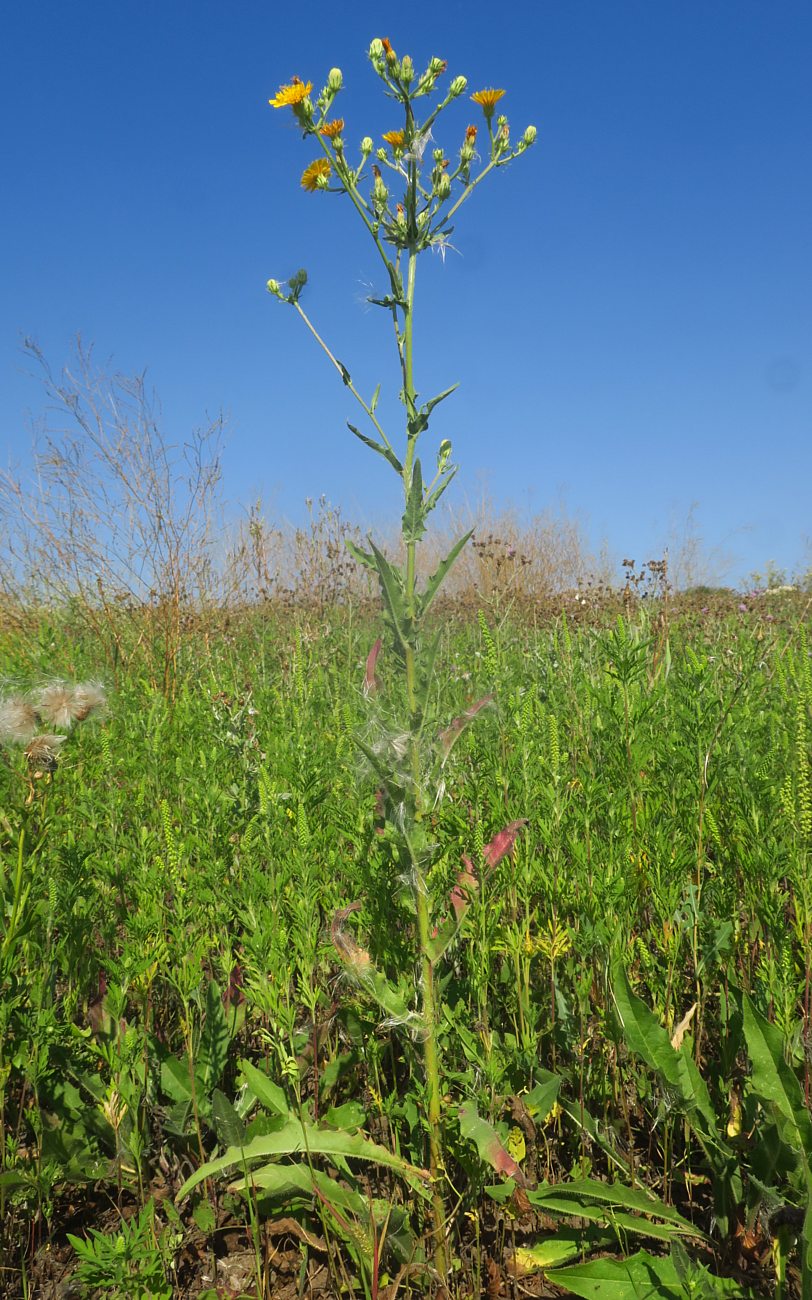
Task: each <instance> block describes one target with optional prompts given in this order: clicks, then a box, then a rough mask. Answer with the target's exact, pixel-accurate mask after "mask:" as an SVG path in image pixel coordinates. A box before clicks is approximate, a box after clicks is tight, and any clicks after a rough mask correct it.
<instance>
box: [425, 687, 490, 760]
mask: <svg viewBox="0 0 812 1300" xmlns="http://www.w3.org/2000/svg"><path fill="white" fill-rule="evenodd" d="M489 704H493V696H492V695H483V697H482V699H481V700H477V702H476V704H471V705H470V706H469V707H468V708H467V709H466V710H465V712H464V713H461V714H460V715H459V717H458V718H454V721H453V722H449V724H448V726H447V727H446V728H445V730H443V731H441V732H440V735H439V737H438V739H439V741H440V744H441V746H442V750H443V758H448V755H449V754H450V753H451V750H452V749H453V747H454V744H455V743H456V741H457V739H458V738H459V736H461V735H462V733H463V731H464V730H465V728H466V727H467V726H468V724H469V722H472V721H473V719H474V718H475V717H476V715H477V714H478V713H479V712H480V711H481V710H482V709H484V708H487V706H488V705H489Z"/></svg>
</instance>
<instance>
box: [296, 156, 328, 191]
mask: <svg viewBox="0 0 812 1300" xmlns="http://www.w3.org/2000/svg"><path fill="white" fill-rule="evenodd" d="M332 170H333V169H332V167H331V166H330V160H329V158H317V159H316V160H315V162H312V163H311V164H310V166H309V167H305V169H304V171H303V172H302V189H303V190H309V191H310V193H311V194H314V193H315V192H316V190H317V189H318V188H319V181H320V180H321V178H322V176H323V177H324V179H325V180H326V179H327V177H328V176H329V175H330V173H331V171H332Z"/></svg>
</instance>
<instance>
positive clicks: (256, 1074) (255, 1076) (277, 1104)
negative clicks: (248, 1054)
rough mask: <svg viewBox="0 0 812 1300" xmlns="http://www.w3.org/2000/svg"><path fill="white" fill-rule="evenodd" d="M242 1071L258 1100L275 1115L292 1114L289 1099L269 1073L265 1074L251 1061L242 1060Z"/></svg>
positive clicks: (286, 1115)
mask: <svg viewBox="0 0 812 1300" xmlns="http://www.w3.org/2000/svg"><path fill="white" fill-rule="evenodd" d="M240 1073H241V1074H242V1077H243V1078H244V1079H245V1082H246V1083H247V1084H248V1087H249V1088H250V1089H251V1091H252V1093H253V1094H254V1096H255V1097H256V1099H257V1101H259V1102H262V1105H263V1106H265V1107H266V1108H267V1109H268V1110H269V1111H271V1112H272V1113H273V1114H274V1115H282V1116H284V1117H288V1116H289V1115H290V1106H289V1105H288V1099H287V1097H286V1096H285V1094H284V1092H283V1091H282V1089H281V1088H280V1087H279V1084H278V1083H274V1082H273V1080H272V1079H269V1078H268V1076H267V1074H263V1072H262V1070H258V1069H257V1067H256V1066H255V1065H252V1064H251V1062H250V1061H240Z"/></svg>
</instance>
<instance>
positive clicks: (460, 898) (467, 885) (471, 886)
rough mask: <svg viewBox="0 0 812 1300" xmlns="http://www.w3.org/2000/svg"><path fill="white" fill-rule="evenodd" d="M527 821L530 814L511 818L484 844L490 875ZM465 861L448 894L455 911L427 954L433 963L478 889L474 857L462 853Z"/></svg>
mask: <svg viewBox="0 0 812 1300" xmlns="http://www.w3.org/2000/svg"><path fill="white" fill-rule="evenodd" d="M526 825H527V818H526V817H520V818H519V820H518V821H515V822H510V823H509V824H508V825H507V826H505V828H504V830H501V831H499V832H498V833H497V834H496V835H494V837H493V839H492V840H490V841H489V843H488V844H486V845H485V847H484V849H483V850H482V858H483V861H484V863H485V866H486V867H487V868H488V871H487V874H488V875H489V874H490V872H491V871H493V869H494V867H496V866H497V865H498V864H499V863H500V862H501V861H502V858H504V857H505V855H506V854H507V853H509V852H510V850H511V849H512V848H513V845H514V843H515V842H516V836H517V835H518V834H519V831H520V830H521V829H522V827H523V826H526ZM462 864H463V869H462V871H460V872H459V873H458V875H457V880H456V883H455V885H454V887H453V889H452V890H451V893H450V894H449V901H450V903H451V906H452V908H453V910H454V915H453V916H450V917H444V918H443V919H442V920H441V921H440V922H439V924H438V926H437V930H436V932H435V934H434V936H433V938H432V939H431V940H430V942H429V945H428V949H427V953H428V958H429V961H430V962H432V964H434V963H435V962H437V961H439V960H440V958H441V957H442V955H443V953H444V952H445V951H446V949H447V948H448V946H449V944H450V943H451V942H452V940H453V939H454V936H455V935H456V933H457V931H458V930H459V928H460V926H461V925H462V922H463V919H464V917H465V914H466V912H467V911H468V908H469V907H470V906H471V903H472V901H473V899H474V898H475V896H476V894H477V893H478V891H479V882H478V881H477V878H476V875H475V872H474V866H473V863H472V862H471V859H470V858H467V857H463V859H462Z"/></svg>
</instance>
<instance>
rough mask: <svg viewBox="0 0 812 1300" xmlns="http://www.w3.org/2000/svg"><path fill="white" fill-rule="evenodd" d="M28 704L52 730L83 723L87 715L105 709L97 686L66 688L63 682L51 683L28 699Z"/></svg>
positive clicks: (91, 684) (101, 694)
mask: <svg viewBox="0 0 812 1300" xmlns="http://www.w3.org/2000/svg"><path fill="white" fill-rule="evenodd" d="M31 702H32V704H33V706H34V708H35V710H36V711H37V713H38V714H39V716H40V717H41V718H42V719H43V721H44V722H50V723H51V724H52V726H54V727H65V728H68V727H72V726H73V724H74V722H84V721H85V719H86V718H89V717H90V715H91V713H96V712H98V711H99V710H100V709H102V708H103V707H104V705H105V703H106V702H107V701H106V696H105V693H104V689H103V687H101V686H100V685H99V683H98V682H79V683H78V685H76V686H68V685H67V683H66V682H51V683H50V685H48V686H43V687H42V688H41V690H39V691H38V692H37V693H36V694H35V695H33V696H32V701H31Z"/></svg>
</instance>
